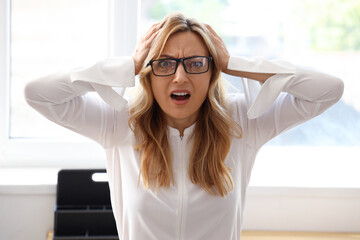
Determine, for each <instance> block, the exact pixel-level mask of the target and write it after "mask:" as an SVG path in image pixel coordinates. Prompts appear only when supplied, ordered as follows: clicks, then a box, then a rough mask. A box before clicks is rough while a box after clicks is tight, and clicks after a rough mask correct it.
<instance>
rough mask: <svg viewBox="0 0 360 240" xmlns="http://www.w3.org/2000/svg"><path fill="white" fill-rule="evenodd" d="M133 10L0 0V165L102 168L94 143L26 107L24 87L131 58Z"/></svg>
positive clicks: (99, 0) (96, 3) (79, 0)
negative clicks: (101, 62)
mask: <svg viewBox="0 0 360 240" xmlns="http://www.w3.org/2000/svg"><path fill="white" fill-rule="evenodd" d="M137 6H138V2H137V1H129V0H126V1H124V0H108V1H103V0H90V1H88V0H86V1H85V0H74V1H71V2H66V3H64V2H63V1H58V0H52V1H40V0H30V1H24V0H5V1H1V3H0V12H1V18H2V19H1V20H2V21H1V24H2V25H1V26H0V32H1V34H0V36H1V38H0V43H1V48H0V53H1V54H0V56H1V58H0V61H1V63H2V64H1V71H0V74H1V81H0V84H1V88H0V91H1V92H0V111H1V116H2V118H1V120H0V121H1V122H0V123H1V125H0V136H1V142H0V165H2V166H22V167H26V166H31V167H36V166H38V167H52V166H53V167H104V166H105V161H104V152H103V150H102V149H101V147H100V146H98V145H97V144H96V143H94V142H92V141H90V140H87V139H85V138H83V137H81V136H79V135H77V134H74V133H72V132H71V131H69V130H66V129H64V128H61V127H59V126H57V125H56V124H53V123H51V122H49V121H47V120H46V119H44V118H43V117H42V116H40V115H39V114H38V113H36V112H35V111H34V110H32V109H31V108H30V107H29V106H28V105H27V104H26V103H25V100H24V97H23V88H24V85H25V83H26V82H27V81H30V80H32V79H34V78H36V77H39V76H41V75H45V74H47V73H51V72H55V71H58V70H63V69H70V68H74V67H77V66H84V65H87V64H93V63H95V62H97V61H99V59H103V58H106V57H110V56H114V55H129V54H131V52H129V49H131V51H132V49H134V46H135V44H136V26H137V14H136V13H137V10H136V9H137ZM3 20H4V21H3ZM124 32H128V34H126V37H125V36H124V34H123V33H124Z"/></svg>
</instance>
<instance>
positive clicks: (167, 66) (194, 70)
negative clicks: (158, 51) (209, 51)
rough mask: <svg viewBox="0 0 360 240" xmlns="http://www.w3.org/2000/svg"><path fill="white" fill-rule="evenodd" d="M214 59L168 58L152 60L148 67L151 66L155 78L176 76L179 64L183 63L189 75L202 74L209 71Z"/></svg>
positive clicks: (194, 57)
mask: <svg viewBox="0 0 360 240" xmlns="http://www.w3.org/2000/svg"><path fill="white" fill-rule="evenodd" d="M211 61H212V57H206V56H193V57H187V58H166V59H156V60H151V61H149V63H148V64H147V65H146V66H147V67H148V66H151V70H152V72H153V74H154V75H155V76H160V77H166V76H170V75H173V74H175V72H176V70H177V67H178V65H179V63H180V62H181V63H182V65H183V67H184V69H185V72H187V73H189V74H201V73H206V72H207V71H209V67H210V62H211Z"/></svg>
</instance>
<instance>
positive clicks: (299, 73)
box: [228, 57, 344, 148]
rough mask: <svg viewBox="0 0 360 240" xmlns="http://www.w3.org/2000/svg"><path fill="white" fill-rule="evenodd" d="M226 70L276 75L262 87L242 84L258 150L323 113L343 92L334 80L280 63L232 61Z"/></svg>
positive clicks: (245, 82) (238, 58) (330, 77)
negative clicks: (276, 137) (292, 128)
mask: <svg viewBox="0 0 360 240" xmlns="http://www.w3.org/2000/svg"><path fill="white" fill-rule="evenodd" d="M228 67H229V68H230V69H231V70H239V71H247V72H260V73H273V74H275V75H274V76H272V77H270V78H269V79H267V80H266V82H265V83H264V84H262V85H261V84H260V83H258V82H257V81H254V80H251V79H246V80H244V81H243V86H244V92H245V96H246V104H247V110H248V111H247V115H248V124H249V125H248V128H249V130H251V129H253V131H254V132H252V133H249V134H251V135H252V136H250V137H251V138H252V139H254V141H255V142H256V143H255V144H256V147H257V148H259V147H261V146H262V145H263V144H264V143H266V142H267V141H269V140H270V139H272V138H273V137H275V136H277V135H279V134H280V133H281V132H283V131H285V130H287V129H289V128H291V127H294V126H296V125H298V124H300V123H302V122H304V121H307V120H309V119H311V118H313V117H315V116H317V115H319V114H321V113H322V112H324V111H325V110H326V109H328V108H329V107H330V106H332V105H333V104H335V103H336V102H337V101H339V99H340V98H341V96H342V93H343V89H344V85H343V82H342V81H341V80H340V79H339V78H337V77H334V76H330V75H328V74H325V73H321V72H317V71H314V70H311V69H308V68H304V67H299V66H295V65H293V64H290V63H288V62H284V61H279V60H275V61H268V60H265V59H261V58H253V59H246V58H241V57H232V58H231V59H230V61H229V66H228ZM250 125H251V126H250Z"/></svg>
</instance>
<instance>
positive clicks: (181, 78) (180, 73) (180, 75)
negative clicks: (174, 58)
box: [173, 63, 188, 83]
mask: <svg viewBox="0 0 360 240" xmlns="http://www.w3.org/2000/svg"><path fill="white" fill-rule="evenodd" d="M173 81H174V82H176V83H179V82H186V81H188V78H187V73H186V71H185V69H184V65H183V64H182V63H179V64H178V66H177V69H176V72H175V74H174V79H173Z"/></svg>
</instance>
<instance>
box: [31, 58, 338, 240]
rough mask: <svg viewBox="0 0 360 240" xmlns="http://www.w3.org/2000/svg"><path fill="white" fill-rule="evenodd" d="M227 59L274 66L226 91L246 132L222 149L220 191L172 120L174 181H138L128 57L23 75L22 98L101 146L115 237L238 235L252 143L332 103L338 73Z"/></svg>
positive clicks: (213, 238)
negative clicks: (239, 89) (202, 173)
mask: <svg viewBox="0 0 360 240" xmlns="http://www.w3.org/2000/svg"><path fill="white" fill-rule="evenodd" d="M228 68H229V69H231V70H239V71H246V72H262V73H274V74H275V75H274V76H272V77H270V78H269V79H268V80H267V81H266V82H265V83H264V84H263V85H260V84H259V83H258V82H257V81H253V80H250V79H243V86H244V91H245V94H240V93H239V94H233V95H229V96H228V101H229V106H230V107H231V110H232V115H233V116H232V117H233V119H234V120H235V121H237V122H238V123H239V124H240V126H241V127H242V129H243V137H242V138H241V139H237V138H234V139H233V140H232V143H231V148H230V151H229V154H228V156H227V158H226V164H227V166H228V167H230V168H231V169H232V170H231V175H232V178H233V181H234V190H233V191H232V192H231V193H230V194H228V195H227V196H226V197H219V196H211V195H209V194H207V193H206V192H205V191H204V190H203V189H202V188H201V187H199V186H198V185H194V184H192V183H191V181H190V180H189V178H188V176H187V166H188V161H189V154H190V152H191V148H192V145H193V143H192V141H193V139H192V138H190V136H191V133H192V131H193V129H194V127H195V124H194V125H192V126H191V127H189V128H187V129H185V132H184V137H183V138H180V136H179V132H178V130H177V129H173V128H171V127H168V135H169V136H168V139H169V142H170V146H171V150H172V153H173V161H174V164H173V168H174V169H173V171H174V178H175V183H174V185H172V186H171V187H170V188H169V189H165V188H161V189H160V190H159V191H158V192H157V194H155V193H154V192H153V191H152V190H146V189H144V188H143V186H142V184H140V185H139V186H138V177H139V168H140V159H141V157H140V155H139V153H138V152H137V151H135V150H134V148H133V147H132V146H133V144H134V142H135V138H134V134H133V132H132V131H131V130H130V128H129V126H128V104H127V101H126V100H125V99H124V98H123V92H124V91H121V89H125V88H126V87H132V86H134V85H135V76H134V62H133V60H132V58H131V57H120V58H112V59H107V60H105V61H102V62H99V63H97V64H95V65H92V66H90V67H86V68H83V69H77V70H73V71H71V72H60V73H56V74H52V75H50V76H45V77H42V78H39V79H37V80H34V81H32V82H30V83H28V84H27V86H26V88H25V95H26V100H27V102H28V103H29V104H30V105H31V106H32V107H33V108H35V109H36V110H37V111H39V112H40V113H41V114H43V115H44V116H45V117H47V118H48V119H50V120H51V121H53V122H55V123H57V124H60V125H62V126H64V127H66V128H69V129H71V130H73V131H75V132H77V133H79V134H82V135H84V136H86V137H89V138H91V139H93V140H95V141H97V142H98V143H99V144H101V145H102V146H103V147H104V149H105V151H106V156H107V164H106V168H107V173H108V178H109V186H110V192H111V202H112V207H113V212H114V216H115V220H116V224H117V229H118V234H119V237H120V239H122V240H129V239H131V240H139V239H141V240H142V239H146V240H151V239H154V240H155V239H156V240H159V239H160V240H171V239H174V240H175V239H176V240H180V239H184V240H185V239H186V240H199V239H206V240H219V239H226V240H228V239H229V240H239V239H240V234H241V225H242V216H243V211H244V205H245V195H246V189H247V186H248V183H249V180H250V175H251V170H252V167H253V165H254V161H255V157H256V154H257V152H258V150H259V149H260V147H261V146H262V145H263V144H265V143H266V142H267V141H269V140H270V139H272V138H273V137H275V136H277V135H278V134H280V133H281V132H283V131H285V130H286V129H289V128H291V127H294V126H296V125H298V124H300V123H302V122H304V121H306V120H309V119H310V118H312V117H315V116H317V115H319V114H321V113H322V112H323V111H325V110H326V109H327V108H328V107H330V106H331V105H333V104H334V103H336V102H337V101H338V100H339V99H340V98H341V95H342V92H343V82H342V81H341V80H340V79H338V78H336V77H333V76H329V75H327V74H324V73H320V72H316V71H313V70H309V69H305V68H300V67H296V66H294V65H292V64H290V63H287V62H282V61H268V60H265V59H261V58H253V59H246V58H241V57H231V58H230V60H229V65H228ZM239 81H240V78H239ZM116 88H118V89H116ZM119 89H120V91H119ZM115 90H116V91H115ZM90 91H96V92H97V93H98V94H99V95H100V97H101V98H102V100H101V99H100V98H96V97H94V96H93V95H89V94H86V93H87V92H90ZM119 92H120V93H119Z"/></svg>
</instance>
